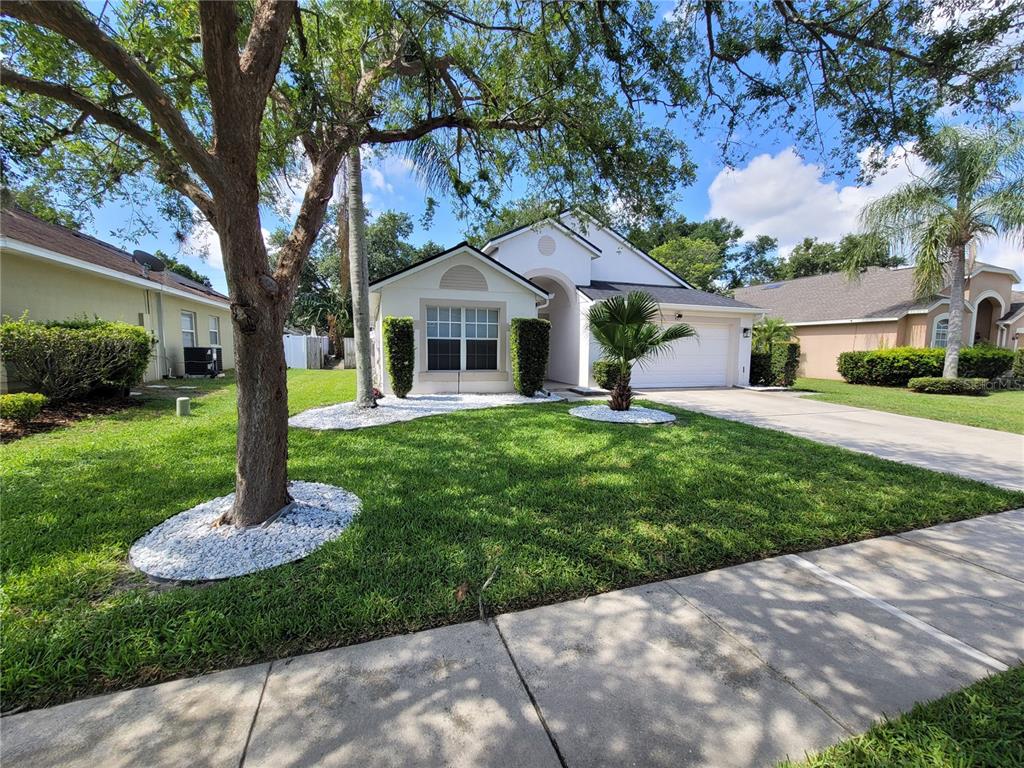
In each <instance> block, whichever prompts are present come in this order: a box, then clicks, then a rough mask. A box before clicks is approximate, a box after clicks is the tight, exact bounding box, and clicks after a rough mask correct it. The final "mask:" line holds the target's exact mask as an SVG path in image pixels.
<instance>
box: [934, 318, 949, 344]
mask: <svg viewBox="0 0 1024 768" xmlns="http://www.w3.org/2000/svg"><path fill="white" fill-rule="evenodd" d="M948 341H949V316H948V315H939V316H938V317H936V318H935V325H934V326H932V346H933V347H942V348H943V349H945V348H946V343H947V342H948Z"/></svg>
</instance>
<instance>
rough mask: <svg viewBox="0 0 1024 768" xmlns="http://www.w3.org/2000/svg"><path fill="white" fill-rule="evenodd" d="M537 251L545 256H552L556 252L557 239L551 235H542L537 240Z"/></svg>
mask: <svg viewBox="0 0 1024 768" xmlns="http://www.w3.org/2000/svg"><path fill="white" fill-rule="evenodd" d="M537 250H538V251H540V252H541V255H543V256H550V255H551V254H553V253H554V252H555V238H553V237H552V236H551V235H541V236H540V238H539V239H538V240H537Z"/></svg>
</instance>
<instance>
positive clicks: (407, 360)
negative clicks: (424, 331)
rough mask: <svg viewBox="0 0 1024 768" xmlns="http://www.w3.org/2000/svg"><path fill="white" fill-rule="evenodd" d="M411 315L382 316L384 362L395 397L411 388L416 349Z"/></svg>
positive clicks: (404, 393)
mask: <svg viewBox="0 0 1024 768" xmlns="http://www.w3.org/2000/svg"><path fill="white" fill-rule="evenodd" d="M413 328H414V326H413V319H412V318H411V317H392V316H391V315H388V316H387V317H385V318H384V362H385V365H386V366H387V369H388V376H389V377H390V378H391V389H392V390H394V393H395V396H396V397H405V396H406V395H407V394H409V390H411V389H412V376H413V371H414V370H415V368H416V349H415V344H414V341H413Z"/></svg>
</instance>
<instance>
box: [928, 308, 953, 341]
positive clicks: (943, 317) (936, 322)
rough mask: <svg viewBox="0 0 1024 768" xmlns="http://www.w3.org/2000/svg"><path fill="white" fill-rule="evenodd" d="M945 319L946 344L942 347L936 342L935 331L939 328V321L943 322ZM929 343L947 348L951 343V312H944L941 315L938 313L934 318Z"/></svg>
mask: <svg viewBox="0 0 1024 768" xmlns="http://www.w3.org/2000/svg"><path fill="white" fill-rule="evenodd" d="M943 320H945V321H946V344H945V345H943V346H941V347H940V346H939V345H938V344H936V343H935V332H936V331H937V330H938V327H939V323H941V322H942V321H943ZM928 344H929V346H931V347H935V348H936V349H945V348H946V346H948V345H949V312H943V313H942V314H941V315H936V316H935V319H934V320H932V335H931V339H930V340H929V342H928Z"/></svg>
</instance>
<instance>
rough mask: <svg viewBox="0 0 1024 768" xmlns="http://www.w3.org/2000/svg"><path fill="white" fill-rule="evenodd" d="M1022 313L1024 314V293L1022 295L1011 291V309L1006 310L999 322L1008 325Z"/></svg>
mask: <svg viewBox="0 0 1024 768" xmlns="http://www.w3.org/2000/svg"><path fill="white" fill-rule="evenodd" d="M1022 312H1024V293H1021V292H1020V291H1010V308H1009V309H1007V310H1006V314H1005V315H1003V316H1002V317H1000V318H999V322H1000V323H1008V322H1009V321H1010V320H1013V319H1015V318H1016V317H1017V315H1019V314H1021V313H1022Z"/></svg>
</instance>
